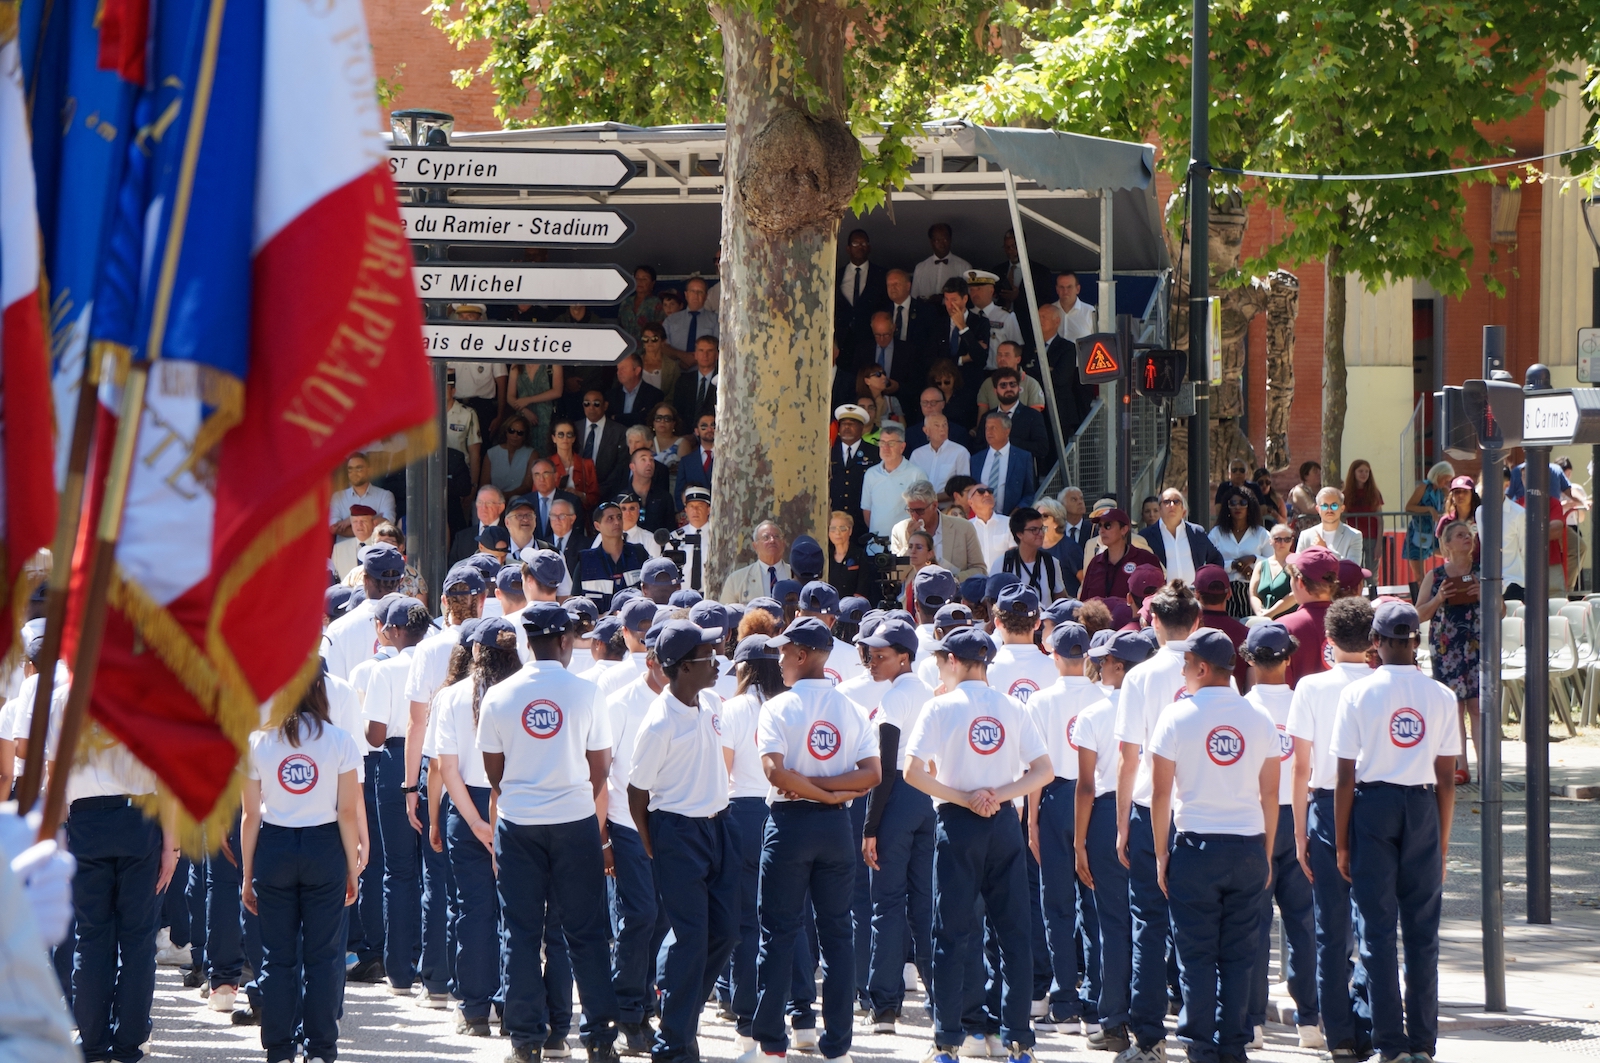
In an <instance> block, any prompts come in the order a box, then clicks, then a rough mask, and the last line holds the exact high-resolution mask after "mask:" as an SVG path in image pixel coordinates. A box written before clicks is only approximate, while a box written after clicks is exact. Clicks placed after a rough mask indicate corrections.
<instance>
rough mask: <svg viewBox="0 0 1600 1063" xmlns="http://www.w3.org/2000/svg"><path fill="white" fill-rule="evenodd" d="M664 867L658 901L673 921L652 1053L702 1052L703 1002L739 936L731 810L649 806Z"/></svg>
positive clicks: (687, 1056)
mask: <svg viewBox="0 0 1600 1063" xmlns="http://www.w3.org/2000/svg"><path fill="white" fill-rule="evenodd" d="M650 839H651V842H652V844H653V845H654V846H655V853H656V857H657V859H659V860H660V865H659V866H660V868H661V905H662V908H663V909H664V910H665V911H666V915H667V919H668V920H669V922H670V923H671V927H672V936H671V937H670V938H669V939H668V943H667V954H666V961H665V962H664V963H663V964H662V968H661V1028H660V1029H659V1030H658V1031H657V1033H656V1042H655V1047H654V1050H653V1052H652V1053H651V1054H652V1055H653V1057H654V1058H655V1059H657V1060H659V1061H663V1063H665V1061H669V1060H670V1061H677V1060H688V1061H696V1060H698V1059H699V1058H700V1042H699V1036H698V1032H699V1026H700V1009H701V1008H703V1007H705V1003H706V1001H707V1000H709V999H710V998H711V990H712V988H713V987H714V986H715V984H716V980H717V974H718V972H720V971H721V970H722V969H723V967H725V966H726V965H727V963H728V958H729V957H730V956H731V955H733V946H734V943H735V942H737V941H738V939H739V872H740V863H741V861H740V854H739V843H738V838H737V836H736V834H735V832H734V828H733V824H732V821H731V818H730V817H729V815H728V814H727V812H723V813H722V814H721V815H720V816H718V817H716V818H714V819H704V818H690V817H686V816H680V815H677V814H675V813H672V812H663V811H656V812H652V813H650Z"/></svg>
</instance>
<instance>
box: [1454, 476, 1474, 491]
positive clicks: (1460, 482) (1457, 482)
mask: <svg viewBox="0 0 1600 1063" xmlns="http://www.w3.org/2000/svg"><path fill="white" fill-rule="evenodd" d="M1477 489H1478V484H1477V481H1475V480H1473V478H1472V477H1470V476H1457V477H1456V478H1455V479H1454V480H1451V481H1450V490H1452V491H1475V490H1477Z"/></svg>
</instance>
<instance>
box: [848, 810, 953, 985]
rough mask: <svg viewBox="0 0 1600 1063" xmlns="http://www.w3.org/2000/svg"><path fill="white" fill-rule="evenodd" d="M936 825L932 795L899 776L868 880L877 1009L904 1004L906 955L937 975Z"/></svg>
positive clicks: (926, 974) (871, 981)
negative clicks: (876, 863) (935, 958)
mask: <svg viewBox="0 0 1600 1063" xmlns="http://www.w3.org/2000/svg"><path fill="white" fill-rule="evenodd" d="M856 803H857V804H863V803H864V802H859V801H858V802H856ZM935 826H936V820H935V818H934V814H933V798H931V797H929V796H928V795H927V794H925V793H923V792H922V791H921V790H918V789H916V788H915V787H913V786H909V785H907V784H906V782H905V781H904V780H903V779H902V780H900V781H898V782H896V783H895V786H894V789H893V790H892V791H890V793H889V801H888V803H887V804H886V805H885V806H884V810H883V817H882V818H881V819H880V820H879V821H878V870H877V871H873V872H872V873H871V878H870V883H869V885H870V889H871V894H872V932H871V935H870V937H871V947H872V952H871V963H870V965H869V967H868V973H867V995H868V997H869V999H870V1000H871V1003H872V1010H873V1011H874V1012H892V1013H895V1014H897V1015H898V1014H899V1012H900V1009H901V1007H902V1006H903V1005H904V1004H905V997H906V983H905V964H906V957H907V956H911V957H913V962H914V963H916V965H917V971H918V973H919V974H920V975H921V976H922V980H923V984H924V985H927V984H930V983H931V980H932V978H933V837H934V829H935ZM857 933H858V935H859V933H860V932H859V931H857ZM858 943H859V937H858Z"/></svg>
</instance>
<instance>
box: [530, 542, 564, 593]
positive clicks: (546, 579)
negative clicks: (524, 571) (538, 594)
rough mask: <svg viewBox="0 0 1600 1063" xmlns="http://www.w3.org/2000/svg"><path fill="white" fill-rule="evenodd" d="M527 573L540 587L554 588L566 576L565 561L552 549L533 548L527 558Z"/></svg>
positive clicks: (559, 584)
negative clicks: (531, 553) (531, 554)
mask: <svg viewBox="0 0 1600 1063" xmlns="http://www.w3.org/2000/svg"><path fill="white" fill-rule="evenodd" d="M527 565H528V573H529V575H531V576H532V577H533V581H534V582H535V583H537V584H538V585H539V586H541V587H547V588H549V589H550V590H555V589H556V588H557V587H559V586H561V581H562V580H564V579H566V578H567V563H566V561H564V560H562V558H561V555H560V554H558V553H556V552H555V551H554V550H535V551H534V552H533V556H532V557H531V558H529V559H528V561H527Z"/></svg>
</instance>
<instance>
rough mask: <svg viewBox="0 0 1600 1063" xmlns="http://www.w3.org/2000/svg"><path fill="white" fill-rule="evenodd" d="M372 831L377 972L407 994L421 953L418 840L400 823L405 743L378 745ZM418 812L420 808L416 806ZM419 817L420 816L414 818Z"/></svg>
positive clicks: (403, 819) (402, 818) (393, 741)
mask: <svg viewBox="0 0 1600 1063" xmlns="http://www.w3.org/2000/svg"><path fill="white" fill-rule="evenodd" d="M377 774H378V784H377V790H378V831H379V834H380V835H381V836H382V838H383V925H384V942H383V970H384V973H385V974H386V975H388V977H389V984H390V985H393V986H398V987H399V988H401V989H410V988H411V986H412V984H413V983H414V982H415V981H416V980H417V960H418V959H419V958H420V956H421V951H422V846H423V840H422V836H421V835H419V834H418V833H417V831H416V828H415V827H413V826H412V825H411V821H410V820H409V819H407V818H406V795H405V794H403V793H401V792H400V788H401V787H402V786H404V785H405V781H406V740H405V738H404V737H400V738H390V739H389V740H388V741H386V742H384V743H383V754H382V757H381V759H379V761H378V773H377ZM417 805H418V812H419V813H422V812H423V809H424V805H423V802H421V801H418V802H417ZM418 818H419V819H421V818H422V816H421V815H419V816H418Z"/></svg>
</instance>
